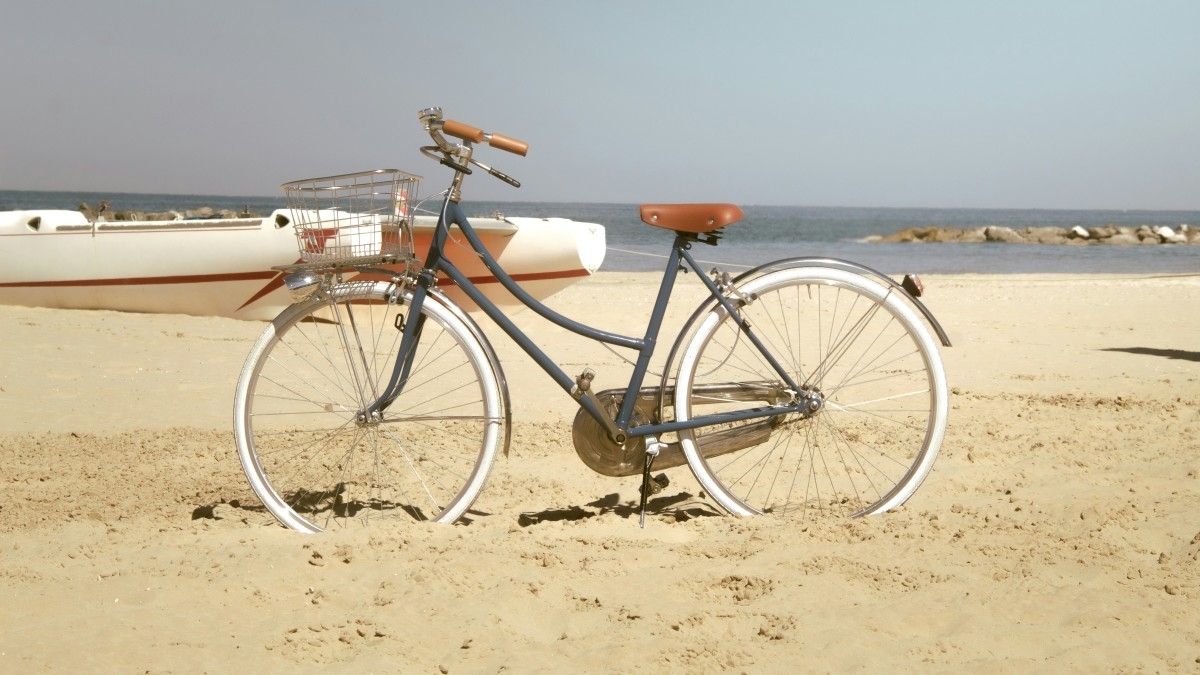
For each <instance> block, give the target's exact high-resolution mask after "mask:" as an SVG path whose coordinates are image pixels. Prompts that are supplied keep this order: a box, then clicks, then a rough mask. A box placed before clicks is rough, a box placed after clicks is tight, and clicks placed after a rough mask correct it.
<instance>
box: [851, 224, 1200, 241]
mask: <svg viewBox="0 0 1200 675" xmlns="http://www.w3.org/2000/svg"><path fill="white" fill-rule="evenodd" d="M864 241H867V242H893V243H894V242H900V243H910V242H912V243H939V242H961V243H969V244H981V243H991V242H1000V243H1016V244H1107V245H1113V246H1139V245H1144V244H1200V228H1193V227H1189V226H1188V225H1186V224H1185V225H1180V226H1179V227H1177V228H1171V227H1167V226H1165V225H1140V226H1138V227H1118V226H1115V225H1106V226H1104V227H1086V228H1085V227H1081V226H1079V225H1076V226H1075V227H1069V228H1068V227H1020V228H1016V227H1001V226H999V225H988V226H986V227H972V228H954V227H910V228H908V229H906V230H901V231H899V232H896V233H894V234H889V235H885V236H875V237H867V238H866V239H865V240H864Z"/></svg>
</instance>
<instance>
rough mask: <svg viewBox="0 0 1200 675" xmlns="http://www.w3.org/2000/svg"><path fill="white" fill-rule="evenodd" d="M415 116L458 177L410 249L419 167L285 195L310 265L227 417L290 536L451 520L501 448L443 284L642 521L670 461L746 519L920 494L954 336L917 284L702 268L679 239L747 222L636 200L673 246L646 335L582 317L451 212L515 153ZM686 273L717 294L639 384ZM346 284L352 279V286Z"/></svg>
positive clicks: (484, 360)
mask: <svg viewBox="0 0 1200 675" xmlns="http://www.w3.org/2000/svg"><path fill="white" fill-rule="evenodd" d="M419 118H420V120H421V122H422V124H423V125H424V128H425V131H427V132H428V133H429V136H430V138H431V139H432V140H433V145H430V146H425V147H422V148H421V153H422V154H424V155H425V156H427V157H430V158H432V159H434V160H435V161H438V162H439V163H440V164H441V165H443V166H445V167H447V168H449V169H450V170H451V171H452V174H453V175H452V178H451V180H450V184H449V187H448V188H447V189H446V190H445V191H443V192H441V193H439V194H437V195H435V196H433V197H429V198H428V199H434V198H435V197H436V198H437V199H439V200H440V202H441V204H440V210H439V211H438V212H437V214H438V215H437V226H436V229H435V230H434V233H433V235H432V238H431V241H430V243H429V245H428V248H427V250H426V252H425V254H424V257H418V256H417V255H416V254H415V250H416V249H415V248H414V246H413V234H412V229H411V225H412V222H413V219H414V213H415V212H416V210H417V209H416V206H414V200H415V191H416V187H417V184H418V181H419V180H420V179H419V177H417V176H413V175H411V174H406V173H404V172H400V171H396V170H381V171H374V172H363V173H359V174H346V175H342V176H333V177H329V178H324V179H312V180H308V181H296V182H293V183H287V184H285V185H284V189H285V192H287V193H288V196H289V206H290V207H291V208H292V215H293V221H294V226H295V228H296V234H297V237H298V241H299V246H300V251H301V254H302V255H301V259H302V262H301V263H299V264H297V265H292V266H285V267H281V268H277V269H281V270H283V271H285V272H287V276H286V277H285V280H286V283H287V286H288V288H289V289H291V290H292V292H293V294H295V296H296V302H295V304H293V305H291V306H290V307H288V308H287V309H285V310H284V311H283V312H281V313H280V314H279V316H278V317H277V318H276V319H275V320H274V321H273V322H272V323H271V324H270V325H268V326H267V327H266V329H265V330H264V331H263V333H262V335H261V336H260V337H259V339H258V340H257V342H256V343H255V345H254V346H253V348H252V349H251V351H250V354H249V355H248V357H247V360H246V363H245V366H244V367H243V369H242V371H241V375H240V377H239V381H238V384H237V389H236V393H235V403H234V430H235V436H236V442H237V448H238V455H239V458H240V461H241V464H242V467H243V469H244V471H245V473H246V477H247V479H248V480H249V482H250V485H251V486H252V488H253V490H254V492H255V493H256V494H257V496H258V497H259V498H260V499H261V500H262V502H263V504H264V505H265V507H266V508H267V510H268V511H270V513H271V514H272V515H273V516H274V517H275V518H276V519H278V520H279V521H280V522H281V523H282V524H284V525H286V526H287V527H290V528H292V529H295V530H298V531H301V532H310V533H313V532H319V531H321V530H323V529H327V528H329V527H331V526H342V525H347V524H350V523H353V522H357V521H370V520H372V519H376V518H387V517H405V518H416V519H419V520H431V521H438V522H443V523H450V522H454V521H456V520H458V519H459V518H460V517H462V516H463V514H464V513H466V512H467V509H468V508H469V507H470V506H471V504H472V502H474V501H475V498H476V497H477V495H478V494H479V493H480V491H481V490H482V488H483V486H484V483H485V481H486V479H487V477H488V474H489V472H490V471H491V468H492V465H493V462H494V460H495V457H496V454H497V452H500V451H501V450H503V452H504V453H505V454H506V455H507V453H508V450H509V446H510V443H511V431H512V413H511V407H510V404H509V393H508V388H507V383H506V380H505V376H504V371H503V370H502V368H501V364H500V362H499V360H498V359H497V357H496V353H495V351H494V350H493V349H492V346H491V344H490V343H489V341H488V339H487V338H486V337H485V335H484V333H483V331H482V330H481V329H480V327H479V325H478V324H477V323H476V322H475V320H474V319H473V318H472V317H471V316H470V315H469V314H468V313H467V312H466V311H464V310H463V309H462V308H461V307H459V306H458V305H456V304H455V303H454V302H453V301H452V300H451V299H450V298H448V297H447V296H446V294H445V293H443V292H442V291H441V290H440V289H439V287H438V286H439V284H447V283H449V284H453V285H454V286H457V287H458V289H460V290H461V291H463V292H464V293H465V295H466V296H467V297H469V298H470V299H471V301H473V302H474V303H475V304H476V305H477V306H478V308H479V310H480V311H482V313H483V314H484V315H486V316H487V317H488V318H489V319H490V320H491V321H492V322H494V323H495V324H496V326H498V327H499V328H500V329H501V330H502V331H503V332H504V333H506V334H507V335H508V336H509V337H510V338H511V339H513V340H514V341H515V342H516V344H517V345H519V346H520V348H521V349H522V350H523V351H524V352H525V353H526V354H528V355H529V356H530V357H531V358H532V359H533V361H534V362H535V363H537V365H538V366H540V367H541V368H542V369H543V370H544V371H545V372H546V373H547V374H549V375H550V377H551V378H553V380H554V381H555V383H556V384H557V385H558V386H559V387H560V388H562V389H563V391H564V392H565V393H567V394H568V395H570V396H571V397H572V398H573V399H574V400H575V401H576V402H577V403H578V405H579V411H578V413H577V414H576V416H575V419H574V423H573V426H572V437H573V440H574V445H575V449H576V452H577V454H578V455H579V457H580V459H581V460H583V462H584V463H585V464H586V465H587V466H588V467H590V468H591V469H593V470H595V471H597V472H599V473H601V474H605V475H609V476H614V477H623V476H636V475H639V474H640V475H641V491H640V494H641V522H642V524H643V526H644V522H645V513H646V503H647V497H648V496H649V495H651V494H654V493H656V492H657V491H659V490H660V489H661V487H663V486H664V485H665V483H666V482H667V481H666V479H665V475H664V474H659V475H657V476H652V473H653V471H654V470H656V469H666V468H672V467H677V466H681V465H683V464H687V465H688V466H689V467H690V468H691V471H692V473H693V474H694V475H695V477H696V479H697V480H698V481H699V483H700V485H701V487H702V490H703V491H704V492H705V493H707V495H710V496H711V497H712V499H713V500H715V501H716V502H717V503H718V504H719V505H720V506H721V507H723V508H724V509H725V510H726V511H728V512H729V513H732V514H735V515H739V516H749V515H757V514H768V513H769V514H772V515H774V516H778V517H789V516H795V517H804V516H809V515H813V516H815V515H833V516H851V517H856V516H865V515H870V514H876V513H882V512H884V511H887V510H889V509H893V508H895V507H897V506H899V505H901V504H903V503H904V502H905V501H906V500H907V499H908V498H909V497H910V496H911V495H912V494H913V492H914V491H915V490H916V489H917V487H918V486H920V484H921V482H922V481H923V480H924V479H925V477H926V476H927V474H928V473H929V471H930V469H931V468H932V466H933V463H934V460H935V459H936V457H937V453H938V450H939V448H940V446H941V443H942V439H943V437H944V433H945V428H946V419H947V415H948V393H947V384H946V377H945V373H944V370H943V367H942V363H941V359H940V355H939V353H938V348H937V345H936V344H935V343H934V340H933V338H932V337H931V336H930V334H929V332H928V330H927V329H926V326H925V324H926V323H927V324H928V325H929V326H932V327H933V329H934V331H935V332H936V333H937V334H938V337H939V340H940V342H941V343H942V344H943V345H945V346H949V345H950V341H949V339H948V338H947V337H946V333H945V331H944V330H943V329H942V327H941V326H940V325H939V324H938V322H937V321H936V319H935V318H934V317H933V315H932V314H931V313H930V311H929V310H928V309H927V308H926V307H925V305H924V304H922V303H921V301H920V300H919V299H918V298H919V295H920V292H919V288H920V287H919V280H915V279H913V278H909V277H906V278H905V280H904V282H903V283H898V282H896V281H894V280H892V279H891V278H889V277H887V276H885V275H883V274H881V273H878V272H875V271H874V270H871V269H869V268H866V267H864V266H861V265H857V264H855V263H852V262H848V261H843V260H834V259H823V258H804V257H799V258H791V259H786V260H780V261H775V262H772V263H768V264H766V265H763V266H760V267H757V268H754V269H752V270H750V271H747V272H744V273H742V274H739V275H737V276H732V275H730V274H729V273H727V272H722V271H720V270H719V269H713V270H712V271H711V272H710V273H709V274H705V273H703V271H702V270H701V266H700V263H698V262H697V261H696V259H695V258H694V257H693V255H692V253H691V249H692V247H693V246H696V245H714V246H715V245H716V244H717V243H718V240H719V238H720V237H721V235H722V228H724V227H726V226H728V225H731V224H733V223H735V222H737V221H739V220H741V219H742V218H743V216H744V214H743V212H742V211H741V209H740V208H738V207H737V206H735V205H732V204H682V205H681V204H650V205H643V206H642V207H640V212H641V217H642V220H643V221H644V222H646V223H647V224H649V225H651V226H654V227H658V228H663V229H665V230H668V231H670V232H671V233H672V234H673V235H674V237H673V242H672V244H671V246H670V249H669V254H668V256H667V262H666V264H665V267H664V271H663V276H662V281H661V284H660V286H659V291H658V295H657V298H656V300H655V302H654V305H653V307H652V308H651V310H650V316H649V319H648V323H647V327H646V331H645V333H644V335H643V336H642V337H633V336H627V335H621V334H618V333H613V332H609V331H605V330H603V329H601V328H597V327H592V326H588V325H585V324H582V323H579V322H577V321H575V320H573V319H570V318H568V317H566V316H564V315H562V314H560V313H558V312H556V311H555V310H553V309H551V308H549V307H547V306H546V305H545V304H543V303H542V302H540V301H539V300H537V299H535V298H533V297H532V296H530V295H529V294H528V293H526V292H525V291H524V290H523V289H522V288H521V287H520V285H519V284H517V283H516V282H514V281H513V280H512V278H511V277H509V276H508V274H506V273H505V271H504V270H503V269H501V268H500V266H499V265H498V264H497V263H496V261H495V259H494V258H493V257H492V256H491V255H490V254H489V252H488V251H487V249H486V248H485V247H484V245H483V244H482V243H481V241H480V239H479V237H478V236H477V235H476V233H475V231H474V230H473V228H472V226H471V224H470V222H469V221H468V219H467V218H466V216H465V215H464V213H463V209H462V206H461V198H462V186H463V183H464V179H465V178H466V177H467V176H468V175H471V174H472V172H473V168H479V169H481V170H483V171H484V172H486V173H488V174H490V175H492V176H494V177H497V178H499V179H500V180H502V181H504V182H506V183H509V184H510V185H513V186H514V187H519V186H520V183H519V182H518V181H516V180H515V179H513V178H512V177H510V176H508V175H506V174H504V173H503V172H501V171H499V170H497V169H494V168H492V167H489V166H487V165H485V164H483V163H481V162H480V161H478V160H477V159H476V158H475V157H474V152H475V149H476V145H477V144H482V143H487V144H488V145H489V146H491V147H492V148H497V149H500V150H504V151H507V152H510V153H513V154H516V155H521V156H524V155H525V154H526V152H527V150H528V145H527V144H526V143H525V142H523V141H520V140H517V139H515V138H512V137H509V136H504V135H502V134H496V133H487V132H484V131H483V130H481V129H479V128H477V127H473V126H470V125H467V124H463V123H460V122H456V121H453V120H449V119H443V117H442V111H441V109H440V108H428V109H425V110H422V111H421V112H420V113H419ZM447 137H450V138H452V139H454V141H451V140H449V139H448V138H447ZM435 202H436V200H435ZM422 203H423V202H422ZM314 206H316V207H317V208H313V207H314ZM451 227H456V228H457V230H458V231H457V234H456V235H455V237H456V240H458V239H461V240H465V241H466V242H467V244H468V245H469V246H470V247H471V249H473V251H474V254H475V255H478V256H479V258H480V259H481V260H482V261H483V262H484V264H485V265H486V266H487V268H488V270H489V271H490V272H491V273H492V274H493V275H494V276H495V277H496V279H498V280H499V282H500V283H501V284H502V285H503V287H504V288H505V289H507V290H508V292H510V293H512V294H513V295H514V296H515V297H516V298H517V299H518V300H519V301H520V302H521V303H522V304H524V305H525V306H527V307H529V308H530V309H532V310H533V311H534V312H536V313H537V314H538V315H540V316H541V317H543V318H544V319H546V320H548V321H549V322H551V323H553V324H555V325H558V326H561V327H563V328H565V329H567V330H569V331H571V332H572V333H575V334H576V335H578V336H581V337H583V338H585V339H590V340H593V341H598V342H601V343H604V344H606V345H609V346H610V349H612V348H620V349H627V350H631V351H632V352H633V358H632V361H631V362H632V364H633V370H632V374H631V375H630V378H629V381H628V383H627V384H626V385H625V386H624V387H623V388H616V389H608V390H604V391H599V392H597V391H595V390H594V389H593V387H592V384H593V381H594V379H595V373H594V372H593V371H592V370H591V369H585V370H584V371H583V372H582V373H580V374H579V375H577V376H576V377H571V376H570V375H568V374H567V373H566V371H565V370H563V368H561V367H560V366H559V365H558V364H557V363H555V362H554V361H553V360H552V359H551V358H550V357H549V356H547V354H546V353H545V352H544V351H543V350H542V349H541V348H540V347H539V346H538V345H537V343H536V342H535V341H534V340H533V339H532V338H531V337H529V336H528V335H526V334H525V333H524V332H522V331H521V330H520V329H519V328H518V327H517V326H515V325H514V323H513V322H512V321H511V320H510V319H509V318H508V317H507V316H506V315H505V313H504V312H503V311H501V310H500V309H499V308H497V306H496V305H495V304H494V303H493V302H492V301H490V300H489V299H488V298H487V297H485V295H484V294H483V293H482V292H481V291H480V290H479V289H478V288H477V287H476V285H475V284H474V283H473V282H472V281H471V279H470V278H468V277H467V276H466V275H464V274H463V273H462V272H461V271H460V270H459V269H458V267H456V266H455V265H454V264H453V263H452V262H451V261H449V260H448V259H447V257H446V256H445V255H444V253H445V247H446V246H447V241H448V240H449V238H450V230H451ZM680 270H683V271H685V272H686V271H687V270H691V271H692V272H695V274H694V276H695V278H697V279H699V280H700V281H701V282H702V283H703V285H704V286H705V287H706V288H707V290H708V294H709V295H708V298H707V299H706V300H704V301H703V302H702V303H701V304H700V305H699V306H698V307H697V308H696V309H695V311H694V312H693V313H692V314H691V316H690V318H689V319H688V320H687V321H686V323H685V324H684V327H683V329H682V330H681V331H680V333H679V335H678V336H677V337H676V338H675V341H674V343H673V345H672V347H671V349H670V352H669V353H668V356H667V358H666V365H665V366H664V367H663V369H662V374H661V375H659V376H657V377H659V378H661V379H660V380H659V383H658V385H657V386H646V384H645V381H646V378H647V375H648V369H649V364H650V360H651V357H652V355H653V354H654V351H655V346H656V344H657V341H658V332H659V330H660V328H661V325H662V322H663V317H664V314H665V312H666V308H667V305H668V302H669V300H670V298H671V293H672V289H673V288H674V287H675V284H676V281H677V277H678V275H679V272H680ZM350 272H353V273H354V274H355V275H357V276H355V277H354V278H353V279H350V280H347V279H346V278H345V276H346V275H347V274H348V273H350ZM922 319H924V321H922ZM676 363H677V364H678V365H676Z"/></svg>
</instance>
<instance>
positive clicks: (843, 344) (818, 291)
mask: <svg viewBox="0 0 1200 675" xmlns="http://www.w3.org/2000/svg"><path fill="white" fill-rule="evenodd" d="M739 290H740V292H741V293H742V294H743V296H745V297H747V298H749V299H750V301H749V302H748V304H745V305H744V306H743V307H741V308H740V309H739V313H740V314H741V315H742V318H744V319H746V320H747V321H748V322H749V326H750V327H751V330H754V331H755V334H756V335H757V337H758V338H759V339H761V340H762V341H763V343H764V344H765V345H766V348H767V349H768V350H769V351H771V353H772V354H773V356H774V358H775V359H777V360H778V362H779V363H780V364H781V365H782V366H783V367H784V368H785V369H787V370H788V372H789V373H790V375H791V377H792V379H793V380H794V381H795V382H796V383H798V384H799V385H800V386H801V388H802V389H804V388H808V392H807V395H809V396H811V397H812V398H813V400H814V401H817V402H818V405H819V407H818V408H817V410H816V411H815V412H812V413H811V414H799V413H792V414H788V415H786V416H775V417H771V418H766V419H759V420H752V421H747V422H740V423H733V424H727V425H724V426H721V427H719V428H708V427H701V428H697V429H693V430H690V431H682V432H680V443H681V445H682V447H683V450H684V454H685V456H686V458H687V461H688V465H689V466H690V468H691V469H692V472H693V473H694V474H695V476H696V479H697V480H698V481H699V482H700V484H701V486H702V487H703V489H704V490H705V491H707V493H708V494H710V495H711V496H712V497H713V499H715V500H716V501H717V502H718V503H719V504H720V505H721V506H722V507H723V508H725V509H726V510H727V511H729V512H730V513H733V514H736V515H740V516H750V515H757V514H763V513H772V514H775V515H783V516H796V517H808V516H818V515H834V516H847V517H857V516H864V515H870V514H876V513H882V512H884V511H887V510H890V509H893V508H896V507H897V506H899V505H901V504H903V503H904V502H905V501H907V500H908V499H909V498H910V497H911V496H912V494H913V493H914V492H915V491H916V489H917V488H918V487H919V486H920V485H921V482H922V481H923V480H924V479H925V477H926V476H927V475H928V474H929V471H930V470H931V469H932V467H933V463H934V461H935V460H936V458H937V454H938V451H939V449H940V448H941V444H942V439H943V438H944V435H945V429H946V422H947V417H948V414H949V401H948V392H947V389H948V387H947V384H946V376H945V371H944V368H943V366H942V362H941V357H940V355H939V354H938V350H937V347H936V344H935V342H934V341H933V339H932V338H931V337H930V335H929V332H928V331H927V330H926V329H925V326H924V325H923V324H922V323H921V321H920V319H919V318H918V317H917V315H916V313H915V312H914V311H913V310H912V309H911V307H910V306H909V305H908V302H907V301H906V300H905V299H904V298H903V297H902V296H901V295H900V292H899V291H897V290H896V289H894V288H887V287H885V286H883V285H882V284H879V283H878V282H876V281H874V280H872V279H869V278H866V277H864V276H861V275H858V274H855V273H853V272H849V271H845V270H839V269H832V268H823V267H801V268H793V269H785V270H780V271H775V272H768V273H766V274H763V275H762V276H759V277H756V278H754V279H751V280H749V281H746V282H744V283H742V284H741V285H740V286H739ZM686 345H687V346H686V347H685V349H684V352H683V354H682V356H681V358H680V365H679V370H678V374H677V378H676V393H675V400H674V405H675V415H676V418H677V419H679V420H688V419H692V418H693V417H695V416H696V415H698V414H708V413H710V412H718V411H731V410H737V409H744V408H748V407H761V406H763V405H773V404H779V403H782V402H785V401H786V400H790V399H791V397H792V396H794V393H793V392H790V391H786V388H784V387H783V386H782V385H781V384H780V378H779V377H778V376H777V375H776V374H775V373H774V371H773V370H771V369H770V368H769V367H768V366H767V364H766V361H765V359H763V357H762V356H761V354H759V353H758V352H757V350H755V349H754V347H753V346H752V345H751V342H750V340H749V339H747V336H746V335H745V333H744V332H743V330H742V329H741V328H740V327H739V324H738V322H737V321H735V320H732V319H731V317H730V314H729V313H728V312H727V311H725V310H724V309H723V308H722V307H720V306H717V307H716V308H714V309H712V310H711V311H709V312H708V313H707V314H706V315H704V316H703V318H702V319H701V320H700V321H699V322H698V324H697V326H696V328H695V330H694V332H693V333H692V335H691V337H690V338H688V339H687V342H686ZM731 386H732V387H733V388H736V389H738V390H739V391H742V392H750V393H748V394H747V393H741V394H736V395H730V394H729V393H728V392H729V391H730V390H731V389H730V387H731ZM706 443H707V447H706Z"/></svg>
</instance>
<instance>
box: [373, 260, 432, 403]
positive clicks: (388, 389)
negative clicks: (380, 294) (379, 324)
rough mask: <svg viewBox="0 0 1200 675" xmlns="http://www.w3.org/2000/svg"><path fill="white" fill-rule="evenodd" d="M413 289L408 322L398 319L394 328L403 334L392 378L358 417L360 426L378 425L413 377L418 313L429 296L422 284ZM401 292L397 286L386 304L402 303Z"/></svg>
mask: <svg viewBox="0 0 1200 675" xmlns="http://www.w3.org/2000/svg"><path fill="white" fill-rule="evenodd" d="M412 289H413V290H412V302H410V303H409V306H408V318H407V319H404V318H403V316H404V315H403V314H398V315H397V322H401V321H403V324H402V325H397V326H396V328H397V329H398V330H401V331H402V335H401V338H400V349H399V350H398V351H397V353H396V363H395V365H394V366H393V367H392V375H391V378H390V379H389V380H388V383H387V386H385V387H384V388H383V391H382V393H381V394H380V395H379V398H377V399H376V400H375V401H374V402H373V403H371V404H370V405H368V406H366V407H365V408H363V410H362V411H360V412H359V413H358V421H359V423H360V424H362V423H368V422H372V421H378V420H379V419H380V418H381V417H382V413H383V411H385V410H387V409H388V406H390V405H391V404H392V403H394V402H395V401H396V399H397V398H399V397H400V394H402V393H404V385H405V384H407V383H408V377H409V375H410V374H411V373H412V367H413V361H414V360H415V359H416V354H417V345H418V344H420V342H421V331H422V329H424V327H425V313H424V312H422V311H421V307H422V306H423V305H424V304H425V297H426V296H427V295H428V293H427V290H426V289H427V287H426V286H425V285H424V284H421V283H418V284H415V285H414V286H412ZM403 291H404V288H403V286H400V285H397V287H396V289H395V291H394V292H393V293H392V294H391V297H390V298H389V299H388V302H397V303H399V302H401V301H402V297H401V294H402V293H403Z"/></svg>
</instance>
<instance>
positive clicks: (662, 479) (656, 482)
mask: <svg viewBox="0 0 1200 675" xmlns="http://www.w3.org/2000/svg"><path fill="white" fill-rule="evenodd" d="M670 484H671V479H670V478H667V474H665V473H660V474H658V475H657V476H652V477H651V478H650V481H649V482H648V483H647V485H646V487H647V489H649V491H650V494H652V495H656V494H658V493H660V492H662V491H663V489H664V488H666V487H667V486H668V485H670Z"/></svg>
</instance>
